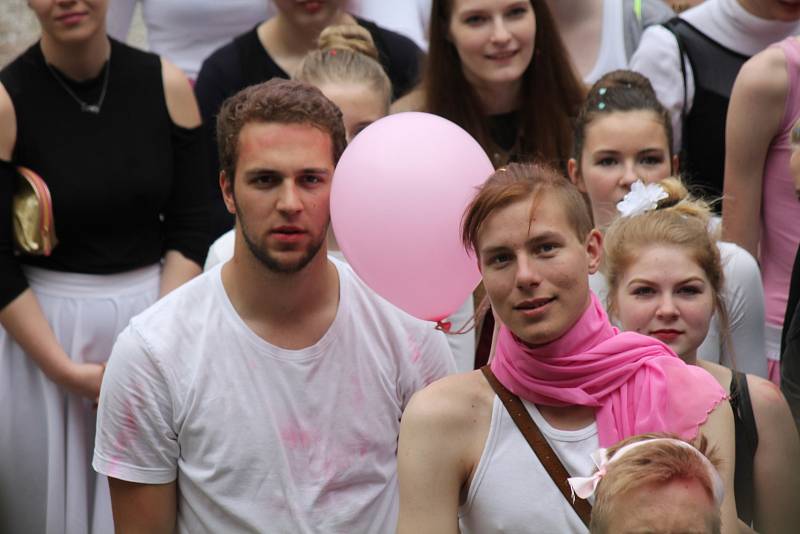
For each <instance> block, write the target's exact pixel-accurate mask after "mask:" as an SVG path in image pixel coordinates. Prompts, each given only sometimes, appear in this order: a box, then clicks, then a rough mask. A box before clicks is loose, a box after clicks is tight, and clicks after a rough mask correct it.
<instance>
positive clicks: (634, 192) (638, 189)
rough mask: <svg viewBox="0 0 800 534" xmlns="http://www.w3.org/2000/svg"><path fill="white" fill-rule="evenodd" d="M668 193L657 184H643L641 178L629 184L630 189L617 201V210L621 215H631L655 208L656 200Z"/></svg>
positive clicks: (666, 195)
mask: <svg viewBox="0 0 800 534" xmlns="http://www.w3.org/2000/svg"><path fill="white" fill-rule="evenodd" d="M668 196H669V195H668V194H667V192H666V191H664V188H663V187H661V186H660V185H658V184H647V185H645V184H644V182H642V180H636V181H635V182H633V184H631V190H630V191H628V194H626V195H625V197H624V198H623V199H622V200H620V201H619V202H618V203H617V211H619V213H620V215H622V216H623V217H632V216H633V215H639V214H641V213H645V212H648V211H650V210H654V209H656V206H658V201H659V200H662V199H665V198H667V197H668Z"/></svg>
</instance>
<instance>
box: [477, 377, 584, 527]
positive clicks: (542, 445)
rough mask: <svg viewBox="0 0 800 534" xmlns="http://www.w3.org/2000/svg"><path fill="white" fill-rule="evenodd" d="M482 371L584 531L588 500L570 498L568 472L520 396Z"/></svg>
mask: <svg viewBox="0 0 800 534" xmlns="http://www.w3.org/2000/svg"><path fill="white" fill-rule="evenodd" d="M481 371H482V372H483V375H484V376H485V377H486V380H487V381H488V382H489V385H490V386H492V389H493V390H494V392H495V393H496V394H497V396H498V397H499V398H500V401H502V403H503V406H505V407H506V410H507V411H508V415H510V416H511V419H512V420H513V421H514V424H515V425H517V428H518V429H519V431H520V432H521V433H522V435H523V436H524V437H525V440H526V441H527V442H528V445H530V447H531V449H533V452H534V453H535V454H536V456H537V457H538V458H539V461H540V462H541V463H542V466H544V468H545V470H546V471H547V474H549V475H550V478H551V479H553V482H554V483H555V485H556V486H557V487H558V489H559V490H560V491H561V494H562V495H564V498H565V499H566V500H567V502H568V503H569V504H570V506H572V509H573V510H575V513H576V514H578V517H580V518H581V521H583V524H584V525H586V528H589V522H590V521H591V519H592V505H590V504H589V501H585V500H583V499H574V498H573V497H572V490H571V489H570V486H569V483H568V482H567V479H568V478H569V473H568V472H567V470H566V469H565V468H564V464H562V463H561V460H559V458H558V456H557V455H556V453H555V452H554V451H553V449H552V447H550V444H549V443H548V442H547V439H545V437H544V436H543V435H542V432H541V431H540V430H539V427H538V426H536V423H535V422H534V421H533V419H531V415H530V414H529V413H528V410H526V409H525V405H524V404H522V401H521V400H520V399H519V397H517V396H516V395H514V394H513V393H511V392H510V391H509V390H508V389H507V388H506V387H505V386H504V385H503V384H501V383H500V381H499V380H497V377H495V376H494V373H492V370H491V369H490V368H489V366H488V365H484V366H483V367H481Z"/></svg>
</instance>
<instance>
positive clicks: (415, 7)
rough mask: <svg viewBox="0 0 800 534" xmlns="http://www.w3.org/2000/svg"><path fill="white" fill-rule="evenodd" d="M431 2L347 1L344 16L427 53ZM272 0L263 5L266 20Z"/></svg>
mask: <svg viewBox="0 0 800 534" xmlns="http://www.w3.org/2000/svg"><path fill="white" fill-rule="evenodd" d="M431 1H432V0H400V1H398V0H347V3H346V8H347V12H348V13H352V14H353V15H356V16H358V17H362V18H365V19H367V20H371V21H372V22H374V23H376V24H378V25H379V26H382V27H384V28H387V29H389V30H393V31H396V32H398V33H401V34H403V35H405V36H406V37H409V38H410V39H411V40H413V41H414V42H415V43H416V44H417V46H418V47H420V48H421V49H422V50H426V51H427V50H428V25H429V21H430V16H431ZM273 4H274V2H273V1H272V0H268V1H267V13H268V14H269V16H270V17H271V16H273V15H276V14H277V9H276V8H275V7H274V5H273Z"/></svg>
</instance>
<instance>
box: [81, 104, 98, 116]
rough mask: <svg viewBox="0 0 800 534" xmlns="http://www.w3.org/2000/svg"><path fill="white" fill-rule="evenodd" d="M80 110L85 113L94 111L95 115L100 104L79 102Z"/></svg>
mask: <svg viewBox="0 0 800 534" xmlns="http://www.w3.org/2000/svg"><path fill="white" fill-rule="evenodd" d="M81 111H84V112H86V113H94V114H95V115H97V114H98V113H100V106H98V105H96V104H84V103H83V102H81Z"/></svg>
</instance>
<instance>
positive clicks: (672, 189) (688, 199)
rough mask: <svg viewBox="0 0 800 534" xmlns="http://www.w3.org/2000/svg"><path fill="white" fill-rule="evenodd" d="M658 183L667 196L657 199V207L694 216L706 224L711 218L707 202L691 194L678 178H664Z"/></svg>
mask: <svg viewBox="0 0 800 534" xmlns="http://www.w3.org/2000/svg"><path fill="white" fill-rule="evenodd" d="M658 185H660V186H661V189H663V190H664V191H665V192H666V193H667V198H665V199H663V200H660V201H659V203H658V207H657V209H659V210H667V209H668V210H674V211H676V212H678V213H680V214H681V215H685V216H687V217H696V218H698V219H700V220H701V221H703V222H704V223H705V224H708V221H709V220H710V219H711V208H710V207H709V205H708V203H707V202H706V201H704V200H702V199H701V198H697V197H695V196H693V195H692V194H691V193H690V192H689V190H688V189H687V188H686V185H685V184H684V183H683V182H682V181H681V179H680V178H677V177H669V178H664V179H663V180H661V181H660V182H658Z"/></svg>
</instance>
